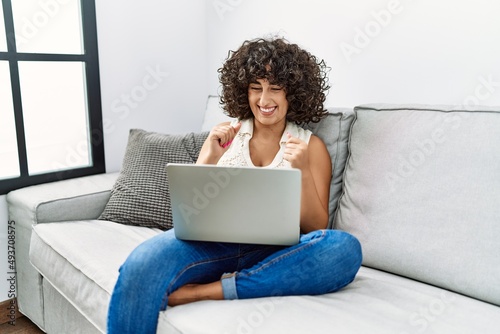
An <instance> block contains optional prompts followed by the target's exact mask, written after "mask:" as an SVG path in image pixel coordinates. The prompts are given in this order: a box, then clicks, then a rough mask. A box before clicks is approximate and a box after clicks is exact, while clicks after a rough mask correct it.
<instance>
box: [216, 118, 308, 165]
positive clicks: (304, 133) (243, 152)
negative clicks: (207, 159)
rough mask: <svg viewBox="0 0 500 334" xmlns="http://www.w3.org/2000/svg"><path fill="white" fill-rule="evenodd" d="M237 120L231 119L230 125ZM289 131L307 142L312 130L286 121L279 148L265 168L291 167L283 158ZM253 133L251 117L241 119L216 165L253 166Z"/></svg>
mask: <svg viewBox="0 0 500 334" xmlns="http://www.w3.org/2000/svg"><path fill="white" fill-rule="evenodd" d="M237 122H238V121H233V123H232V125H235V124H236V123H237ZM287 132H289V133H290V134H291V135H292V136H293V137H297V138H299V139H301V140H303V141H305V142H306V143H309V139H310V138H311V134H312V132H311V131H309V130H305V129H302V128H301V127H299V126H298V125H296V124H295V123H292V122H287V124H286V127H285V131H283V135H282V137H281V140H280V150H279V151H278V153H277V154H276V156H275V157H274V160H273V161H272V162H271V164H269V165H268V166H265V168H291V165H290V162H288V161H286V160H285V159H283V152H284V150H285V144H286V141H287V140H288V137H287V135H286V133H287ZM252 135H253V119H247V120H243V121H241V128H240V130H239V131H238V133H237V134H236V137H234V140H233V142H232V143H231V146H229V149H228V150H227V151H226V153H224V155H223V156H222V157H221V158H220V159H219V162H218V163H217V165H220V166H229V167H232V166H243V167H245V166H248V167H255V166H254V164H253V162H252V159H251V158H250V145H249V143H250V138H252Z"/></svg>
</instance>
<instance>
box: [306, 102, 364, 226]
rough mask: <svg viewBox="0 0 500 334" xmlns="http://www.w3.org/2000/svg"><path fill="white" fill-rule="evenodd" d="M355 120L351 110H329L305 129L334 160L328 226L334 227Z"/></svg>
mask: <svg viewBox="0 0 500 334" xmlns="http://www.w3.org/2000/svg"><path fill="white" fill-rule="evenodd" d="M353 120H354V111H353V110H352V109H350V108H329V109H328V115H327V116H326V117H325V118H323V119H322V120H321V121H320V122H318V123H308V124H305V125H304V128H306V129H308V130H311V131H312V133H314V134H315V135H316V136H318V137H319V138H321V140H323V142H324V143H325V145H326V148H327V150H328V153H330V158H331V160H332V181H331V183H330V200H329V204H328V209H329V220H328V226H329V227H330V228H331V227H332V226H333V219H334V216H335V210H336V209H337V202H338V199H339V197H340V193H341V191H342V175H343V173H344V166H345V162H346V160H347V154H348V150H347V142H348V139H349V129H350V128H351V124H352V121H353Z"/></svg>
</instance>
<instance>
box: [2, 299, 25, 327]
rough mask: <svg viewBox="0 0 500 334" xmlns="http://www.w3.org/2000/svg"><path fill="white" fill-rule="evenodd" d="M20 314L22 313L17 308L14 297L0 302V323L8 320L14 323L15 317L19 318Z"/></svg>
mask: <svg viewBox="0 0 500 334" xmlns="http://www.w3.org/2000/svg"><path fill="white" fill-rule="evenodd" d="M22 316H23V314H22V313H20V312H19V310H18V309H17V299H16V298H13V299H7V300H6V301H3V302H0V325H3V324H6V323H8V322H9V323H12V324H14V323H15V322H16V319H19V318H20V317H22Z"/></svg>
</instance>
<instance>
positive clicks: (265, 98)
mask: <svg viewBox="0 0 500 334" xmlns="http://www.w3.org/2000/svg"><path fill="white" fill-rule="evenodd" d="M269 101H270V98H269V93H268V92H266V91H265V90H262V92H261V93H260V101H259V102H260V105H261V106H266V103H268V102H269Z"/></svg>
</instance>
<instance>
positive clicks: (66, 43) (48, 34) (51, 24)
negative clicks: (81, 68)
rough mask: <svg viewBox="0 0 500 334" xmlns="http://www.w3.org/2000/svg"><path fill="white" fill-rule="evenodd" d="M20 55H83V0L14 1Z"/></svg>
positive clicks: (17, 43) (15, 27)
mask: <svg viewBox="0 0 500 334" xmlns="http://www.w3.org/2000/svg"><path fill="white" fill-rule="evenodd" d="M12 14H13V16H14V29H15V31H16V34H15V37H16V46H17V51H18V52H29V53H62V54H82V52H83V46H82V45H83V42H82V40H83V38H82V24H81V15H80V0H65V1H57V0H47V1H40V0H12Z"/></svg>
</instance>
